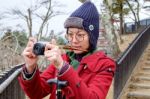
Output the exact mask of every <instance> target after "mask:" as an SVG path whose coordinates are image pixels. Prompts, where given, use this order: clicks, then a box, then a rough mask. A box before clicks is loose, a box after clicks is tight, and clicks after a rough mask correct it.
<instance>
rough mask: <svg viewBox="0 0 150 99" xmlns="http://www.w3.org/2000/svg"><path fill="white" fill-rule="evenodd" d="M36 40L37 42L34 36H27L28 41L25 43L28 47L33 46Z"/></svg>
mask: <svg viewBox="0 0 150 99" xmlns="http://www.w3.org/2000/svg"><path fill="white" fill-rule="evenodd" d="M36 42H37V40H36V39H35V38H33V37H30V38H29V41H28V43H27V46H28V47H33V45H34V44H35V43H36Z"/></svg>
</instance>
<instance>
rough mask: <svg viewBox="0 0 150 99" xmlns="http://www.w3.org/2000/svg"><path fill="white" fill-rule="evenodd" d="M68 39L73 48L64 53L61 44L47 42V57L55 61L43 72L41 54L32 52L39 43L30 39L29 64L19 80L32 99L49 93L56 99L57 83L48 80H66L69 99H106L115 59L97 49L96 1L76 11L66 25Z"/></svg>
mask: <svg viewBox="0 0 150 99" xmlns="http://www.w3.org/2000/svg"><path fill="white" fill-rule="evenodd" d="M64 26H65V28H66V29H67V33H66V38H67V40H68V42H69V44H70V46H72V47H73V48H76V49H73V50H71V51H67V52H66V54H63V55H61V51H60V49H59V47H58V46H57V45H54V44H50V43H47V44H46V47H45V52H44V56H45V57H46V58H47V59H48V60H49V61H50V62H51V64H50V65H49V66H48V68H47V69H46V70H45V71H44V72H43V73H42V74H40V73H39V70H38V67H37V60H38V58H37V56H36V55H35V54H34V53H33V52H32V50H33V45H34V44H35V43H36V40H35V39H34V38H30V39H29V42H28V44H27V47H26V48H25V50H24V51H23V57H24V59H25V63H26V65H25V66H24V67H23V71H22V74H21V76H20V77H19V82H20V85H21V87H22V89H23V90H24V91H25V93H26V94H27V95H28V96H29V97H30V98H31V99H42V98H43V97H45V96H46V95H48V94H51V95H50V99H55V97H56V94H55V91H56V85H54V84H53V85H51V86H50V85H49V84H48V83H47V80H48V79H52V78H56V77H57V79H59V80H64V81H67V82H68V83H69V85H68V86H67V87H65V88H63V89H62V91H63V96H65V98H66V99H105V98H106V95H107V92H108V90H109V87H110V85H111V82H112V79H113V75H114V71H115V62H114V61H113V60H112V59H110V58H108V57H107V56H106V55H105V54H104V53H103V52H101V51H97V50H96V45H97V40H98V36H99V14H98V11H97V9H96V7H95V5H94V4H93V3H91V2H90V1H87V2H85V3H84V4H83V5H81V6H80V7H79V8H78V9H77V10H75V11H74V12H73V13H72V14H71V15H70V17H69V18H68V19H67V20H66V21H65V24H64Z"/></svg>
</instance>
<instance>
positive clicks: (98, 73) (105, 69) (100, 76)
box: [19, 51, 116, 99]
mask: <svg viewBox="0 0 150 99" xmlns="http://www.w3.org/2000/svg"><path fill="white" fill-rule="evenodd" d="M63 58H64V60H66V61H69V59H68V57H67V56H66V55H65V56H63ZM115 67H116V65H115V62H114V61H113V60H111V59H110V58H108V57H107V56H106V55H105V54H104V53H102V52H100V51H98V52H95V53H93V54H92V55H89V56H86V57H84V58H83V59H82V60H81V63H80V65H79V67H78V69H77V70H74V69H73V68H72V67H71V66H70V68H69V69H68V70H67V71H66V72H65V73H64V74H62V75H61V76H58V79H59V80H66V81H68V82H69V86H68V87H66V88H64V89H63V92H64V94H65V96H66V99H105V97H106V95H107V92H108V90H109V87H110V85H111V82H112V79H113V75H114V71H115ZM56 73H57V70H56V68H55V67H54V66H52V65H51V66H49V67H48V68H47V69H46V70H45V71H44V72H43V73H42V74H40V73H39V70H37V71H36V73H35V75H34V77H33V78H32V79H31V80H24V79H23V78H22V76H20V77H19V82H20V85H21V87H22V88H23V90H24V91H25V93H26V94H27V95H28V96H29V97H30V99H42V97H44V96H46V95H48V94H50V93H51V95H50V99H55V90H56V86H55V85H52V86H51V87H50V86H49V85H48V84H47V83H46V81H47V80H48V79H50V78H55V77H56V75H57V74H56Z"/></svg>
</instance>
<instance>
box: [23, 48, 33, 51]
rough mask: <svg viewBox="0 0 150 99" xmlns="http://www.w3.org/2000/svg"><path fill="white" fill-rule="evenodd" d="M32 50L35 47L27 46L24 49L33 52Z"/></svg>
mask: <svg viewBox="0 0 150 99" xmlns="http://www.w3.org/2000/svg"><path fill="white" fill-rule="evenodd" d="M32 50H33V47H26V48H25V50H24V51H25V52H32Z"/></svg>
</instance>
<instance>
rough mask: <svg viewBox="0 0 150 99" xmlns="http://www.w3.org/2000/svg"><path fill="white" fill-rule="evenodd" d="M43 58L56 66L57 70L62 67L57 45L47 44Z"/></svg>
mask: <svg viewBox="0 0 150 99" xmlns="http://www.w3.org/2000/svg"><path fill="white" fill-rule="evenodd" d="M44 55H45V57H46V58H47V59H48V60H49V61H50V62H51V64H53V65H54V66H56V68H57V69H60V68H61V67H62V66H63V59H62V57H61V50H60V49H59V47H58V46H57V45H54V44H51V43H47V44H46V47H45V52H44Z"/></svg>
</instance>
